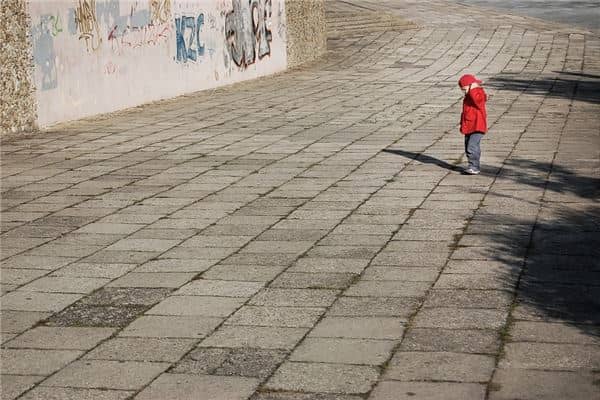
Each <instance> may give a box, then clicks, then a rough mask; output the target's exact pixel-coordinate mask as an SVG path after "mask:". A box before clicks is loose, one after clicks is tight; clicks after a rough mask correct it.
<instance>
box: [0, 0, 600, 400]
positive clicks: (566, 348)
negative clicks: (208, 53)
mask: <svg viewBox="0 0 600 400" xmlns="http://www.w3.org/2000/svg"><path fill="white" fill-rule="evenodd" d="M355 5H357V6H360V7H361V8H358V7H356V6H355ZM329 7H333V10H334V11H337V12H334V13H331V14H330V15H331V17H332V18H336V15H337V16H338V17H337V18H338V19H339V18H341V16H342V15H344V18H348V19H347V21H342V22H343V23H340V21H339V20H338V21H337V22H338V26H341V27H342V28H343V29H341V30H340V31H339V32H337V34H336V35H335V36H334V37H332V39H331V40H330V41H329V49H330V51H329V52H328V54H327V55H326V56H325V57H324V58H323V59H321V60H320V61H319V62H317V63H314V64H312V65H309V66H305V67H303V68H300V69H297V70H293V71H290V72H288V73H285V74H280V75H276V76H273V77H267V78H263V79H259V80H255V81H251V82H247V83H243V84H239V85H235V86H230V87H227V88H222V89H217V90H215V91H207V92H201V93H198V94H194V95H190V96H185V97H181V98H177V99H175V100H171V101H166V102H162V103H158V104H152V105H147V106H144V107H140V108H138V109H134V110H128V111H124V112H120V113H116V114H113V115H110V116H107V117H101V118H96V119H89V120H82V121H78V122H74V123H70V124H65V125H62V126H58V127H56V128H54V129H52V130H50V131H49V132H45V133H42V134H38V135H35V136H31V137H28V138H22V139H18V140H10V141H6V140H5V141H3V142H2V237H1V238H2V259H3V261H2V278H1V279H2V290H3V297H2V298H1V309H2V325H1V329H2V342H3V351H2V358H3V359H2V374H3V376H2V390H3V392H2V399H6V400H8V399H13V398H22V399H61V400H62V399H77V400H79V399H103V400H113V399H132V398H135V399H140V400H141V399H143V400H149V399H157V400H165V399H177V400H180V399H202V400H207V399H219V400H237V399H248V398H250V399H252V400H309V399H310V400H317V399H318V400H359V399H372V400H384V399H385V400H400V399H411V400H417V399H427V400H430V399H434V400H435V399H444V400H451V399H459V400H471V399H493V400H499V399H517V398H518V399H536V400H537V399H556V400H559V399H560V400H563V399H586V400H589V399H592V398H594V396H597V394H598V379H600V377H599V376H598V371H599V370H600V351H599V350H600V338H599V335H598V332H599V329H598V328H599V323H600V311H599V310H600V279H599V276H600V266H599V263H598V257H599V256H600V235H599V230H600V212H599V210H600V207H599V206H598V200H599V197H600V196H599V194H600V191H599V187H600V185H599V183H600V182H599V179H598V177H599V170H600V159H599V151H600V140H599V135H600V37H599V36H597V35H596V34H593V33H589V32H586V31H585V30H583V29H581V28H569V27H567V26H565V25H556V24H552V23H549V22H543V21H540V20H533V19H528V18H525V17H520V16H508V15H505V14H502V13H501V12H498V13H490V12H489V11H487V10H486V11H483V10H480V9H477V8H473V7H466V6H458V5H452V4H450V3H447V2H442V1H427V0H419V1H403V0H394V1H392V0H384V1H381V0H377V1H375V0H372V1H367V0H362V1H359V0H352V1H345V2H330V3H329ZM365 9H366V10H367V11H368V12H369V15H371V16H373V15H376V14H377V15H378V14H381V13H383V12H388V13H392V14H394V15H396V16H397V17H398V18H402V19H403V20H410V21H413V22H414V23H415V24H416V25H415V26H413V27H412V28H411V29H406V24H403V23H402V22H401V20H400V19H398V21H397V23H396V25H394V24H392V25H393V26H394V28H393V29H394V30H382V29H379V28H378V29H376V28H373V30H372V31H369V29H370V28H367V27H365V26H361V23H363V22H361V20H360V18H352V15H353V14H357V13H359V14H360V13H363V14H364V13H365V12H366V11H364V10H365ZM361 10H362V11H361ZM373 18H374V17H373ZM390 18H391V17H390ZM394 18H395V17H394ZM467 72H468V73H474V74H477V75H478V76H479V77H481V78H483V79H484V80H485V82H486V83H485V86H486V90H487V91H488V93H489V95H490V99H489V102H488V112H489V124H490V126H491V127H490V132H489V134H488V135H487V136H486V137H485V138H484V140H483V146H482V147H483V159H482V163H483V172H482V174H481V175H479V176H465V175H462V174H461V169H462V167H463V166H464V162H465V160H464V157H463V140H462V137H461V135H460V134H459V133H458V129H457V125H458V117H459V114H460V107H461V93H460V90H459V89H458V87H457V84H456V82H457V79H458V77H459V76H460V75H462V74H463V73H467ZM19 396H21V397H19Z"/></svg>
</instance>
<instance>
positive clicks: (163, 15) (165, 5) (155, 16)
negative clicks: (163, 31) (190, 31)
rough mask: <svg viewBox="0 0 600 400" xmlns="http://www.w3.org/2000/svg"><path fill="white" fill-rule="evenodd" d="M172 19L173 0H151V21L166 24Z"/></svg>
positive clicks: (156, 23)
mask: <svg viewBox="0 0 600 400" xmlns="http://www.w3.org/2000/svg"><path fill="white" fill-rule="evenodd" d="M170 20H171V0H150V21H151V22H152V24H155V25H159V24H164V23H165V22H168V21H170Z"/></svg>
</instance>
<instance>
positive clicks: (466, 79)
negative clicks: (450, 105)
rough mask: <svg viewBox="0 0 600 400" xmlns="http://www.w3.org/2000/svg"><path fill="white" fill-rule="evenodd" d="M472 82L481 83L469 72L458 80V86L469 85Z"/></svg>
mask: <svg viewBox="0 0 600 400" xmlns="http://www.w3.org/2000/svg"><path fill="white" fill-rule="evenodd" d="M472 83H482V81H480V80H479V79H477V78H475V75H471V74H466V75H463V76H461V77H460V79H459V80H458V86H460V87H464V86H469V85H470V84H472Z"/></svg>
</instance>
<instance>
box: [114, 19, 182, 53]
mask: <svg viewBox="0 0 600 400" xmlns="http://www.w3.org/2000/svg"><path fill="white" fill-rule="evenodd" d="M171 32H172V30H171V25H170V24H160V25H153V24H147V25H142V26H129V25H126V26H124V27H122V28H120V27H119V25H115V26H113V28H112V29H111V30H110V32H109V33H108V37H107V40H108V43H109V45H110V48H111V50H112V51H113V52H114V53H115V54H123V53H124V51H125V49H127V48H137V47H142V46H156V45H158V44H160V43H164V42H167V41H168V39H169V36H170V34H171Z"/></svg>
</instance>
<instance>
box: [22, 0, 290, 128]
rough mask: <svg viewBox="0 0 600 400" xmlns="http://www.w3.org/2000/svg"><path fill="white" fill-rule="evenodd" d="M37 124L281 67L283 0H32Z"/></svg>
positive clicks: (284, 35)
mask: <svg viewBox="0 0 600 400" xmlns="http://www.w3.org/2000/svg"><path fill="white" fill-rule="evenodd" d="M29 14H30V16H31V40H32V49H33V51H32V53H33V60H34V75H33V76H34V82H35V85H36V88H37V90H36V101H37V113H38V123H39V125H40V126H47V125H49V124H52V123H55V122H58V121H65V120H72V119H76V118H81V117H85V116H89V115H94V114H99V113H106V112H110V111H114V110H119V109H123V108H127V107H131V106H135V105H139V104H142V103H146V102H150V101H154V100H159V99H165V98H170V97H175V96H178V95H181V94H185V93H190V92H194V91H198V90H203V89H209V88H212V87H215V86H220V85H224V84H230V83H234V82H239V81H242V80H246V79H252V78H256V77H259V76H263V75H268V74H273V73H275V72H278V71H282V70H284V69H286V67H287V51H286V42H287V29H286V13H285V2H284V1H283V0H251V1H249V0H34V1H31V2H30V4H29Z"/></svg>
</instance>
